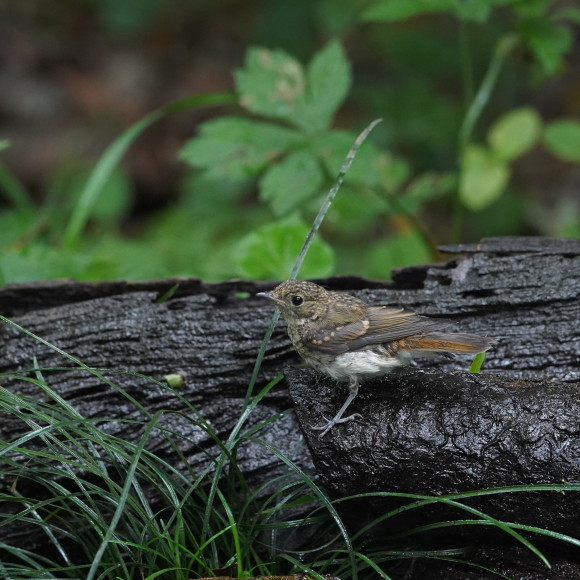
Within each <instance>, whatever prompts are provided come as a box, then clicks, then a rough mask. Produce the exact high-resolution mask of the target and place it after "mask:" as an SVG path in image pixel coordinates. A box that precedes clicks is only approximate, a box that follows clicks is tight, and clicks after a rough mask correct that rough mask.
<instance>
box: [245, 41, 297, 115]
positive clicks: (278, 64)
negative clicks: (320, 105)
mask: <svg viewBox="0 0 580 580" xmlns="http://www.w3.org/2000/svg"><path fill="white" fill-rule="evenodd" d="M235 80H236V87H237V89H238V92H239V93H240V104H241V105H242V106H243V107H244V108H246V109H247V110H248V111H251V112H252V113H257V114H259V115H264V116H266V117H274V118H277V119H291V118H292V117H294V115H295V114H296V110H297V109H298V107H299V106H302V102H303V100H304V96H305V92H306V77H305V73H304V69H303V67H302V65H301V64H300V63H299V62H298V61H297V60H296V59H295V58H294V57H292V56H290V55H289V54H287V53H286V52H284V51H283V50H270V49H267V48H258V47H252V48H250V49H249V50H248V52H247V54H246V60H245V63H244V68H242V69H239V70H237V71H236V73H235Z"/></svg>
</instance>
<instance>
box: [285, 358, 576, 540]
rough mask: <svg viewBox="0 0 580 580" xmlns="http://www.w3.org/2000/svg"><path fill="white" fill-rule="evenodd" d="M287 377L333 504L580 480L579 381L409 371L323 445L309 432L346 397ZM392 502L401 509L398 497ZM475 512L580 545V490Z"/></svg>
mask: <svg viewBox="0 0 580 580" xmlns="http://www.w3.org/2000/svg"><path fill="white" fill-rule="evenodd" d="M286 379H287V381H288V382H289V384H290V394H291V396H292V397H293V399H294V403H295V405H296V412H297V415H298V419H299V421H300V423H301V425H302V426H303V431H304V433H305V434H306V438H307V443H308V446H309V448H310V450H311V452H312V456H313V460H314V463H315V465H316V467H317V472H318V475H319V476H320V478H321V480H322V482H323V485H324V487H325V488H326V489H327V490H328V491H329V493H330V494H331V495H332V496H333V497H336V498H339V497H345V496H351V495H355V494H361V493H367V492H380V491H385V490H388V491H390V492H403V493H415V494H424V495H433V494H435V495H443V494H449V493H457V492H465V491H471V490H477V489H488V488H494V487H503V486H516V485H525V484H560V483H564V482H580V419H579V417H580V382H579V383H572V382H563V381H549V380H545V379H530V380H522V379H512V378H509V377H500V376H498V375H483V374H481V375H473V374H469V373H465V372H453V373H443V372H440V371H423V370H416V369H398V370H396V371H393V372H392V373H391V374H389V375H388V376H386V377H384V378H380V379H376V380H373V381H370V382H368V383H365V384H364V385H363V386H362V388H361V389H360V393H359V396H358V397H357V398H356V399H355V401H354V402H353V404H352V405H351V408H350V409H349V412H350V411H352V412H356V413H360V414H361V418H360V419H357V420H355V421H352V422H350V423H347V424H344V425H339V426H336V427H334V428H333V429H332V430H331V431H330V432H329V433H328V434H327V435H326V437H325V438H323V439H319V437H318V433H317V432H315V431H312V430H311V429H309V428H308V426H312V425H319V424H323V423H324V419H323V415H326V416H332V414H333V412H334V410H335V409H337V408H338V407H339V406H340V404H341V403H342V401H343V400H344V398H345V396H346V395H345V391H346V389H341V388H337V386H336V383H335V382H334V381H332V380H330V379H327V378H325V377H321V376H320V375H319V374H318V373H316V372H314V371H312V370H310V369H288V370H287V371H286ZM386 503H387V504H391V507H392V503H393V500H392V499H389V500H388V501H387V502H386ZM396 503H400V502H396ZM466 503H467V504H468V505H472V506H475V507H478V508H479V509H483V510H484V511H485V512H486V513H488V514H490V515H492V516H493V517H496V518H499V519H503V520H506V521H517V522H518V523H524V524H527V525H534V526H538V527H543V528H547V529H550V530H557V531H559V532H564V533H568V534H571V535H573V536H574V535H577V533H578V530H579V529H580V493H578V492H575V493H574V492H572V493H566V494H562V493H557V492H551V493H547V492H543V493H523V492H522V493H520V492H518V493H508V494H497V495H490V496H488V497H486V498H484V499H478V500H475V501H474V500H468V501H467V502H466ZM383 504H384V502H379V501H372V500H370V501H369V502H365V503H363V505H362V506H361V504H360V502H357V503H356V504H352V509H353V513H349V511H348V508H345V514H346V517H348V518H352V516H354V517H355V519H356V520H357V521H359V520H360V519H361V518H362V520H366V519H368V518H371V516H373V515H376V514H378V513H382V512H381V511H380V510H381V509H386V508H385V507H384V505H383ZM379 505H383V508H379V507H378V506H379ZM429 513H430V511H429V510H425V509H420V510H415V511H414V512H407V513H405V515H404V518H403V522H402V523H401V522H400V521H399V520H397V519H395V522H394V525H393V526H392V529H393V528H395V529H396V527H397V526H398V525H403V526H404V527H405V528H407V527H413V525H421V524H424V523H426V522H427V517H426V516H427V514H429ZM444 513H447V517H443V518H442V519H448V518H449V517H453V518H457V517H462V514H461V512H459V510H456V509H449V508H444V509H443V508H442V509H438V510H436V514H437V516H438V517H440V518H441V517H442V515H441V514H444ZM468 515H469V514H467V513H464V514H463V517H467V516H468ZM485 533H487V531H486V532H485Z"/></svg>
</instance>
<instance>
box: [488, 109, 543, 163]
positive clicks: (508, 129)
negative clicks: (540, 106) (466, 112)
mask: <svg viewBox="0 0 580 580" xmlns="http://www.w3.org/2000/svg"><path fill="white" fill-rule="evenodd" d="M541 129H542V120H541V119H540V116H539V115H538V113H537V111H536V110H535V109H532V108H531V107H521V108H519V109H514V110H512V111H509V112H508V113H506V114H505V115H503V116H502V117H500V118H499V119H498V120H497V121H496V122H495V123H494V124H493V125H492V127H491V128H490V130H489V132H488V134H487V140H488V143H489V145H490V147H491V148H492V149H493V150H494V152H495V153H497V155H499V156H500V157H502V158H503V159H505V160H506V161H512V160H513V159H516V158H517V157H520V156H521V155H523V154H524V153H526V152H527V151H529V150H530V149H531V148H532V147H533V146H534V145H535V144H536V143H537V141H538V139H539V138H540V132H541Z"/></svg>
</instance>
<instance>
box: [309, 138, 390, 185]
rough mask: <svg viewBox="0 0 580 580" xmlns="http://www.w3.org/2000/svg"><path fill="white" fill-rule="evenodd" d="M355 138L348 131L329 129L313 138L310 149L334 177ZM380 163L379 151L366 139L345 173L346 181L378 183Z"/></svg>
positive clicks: (379, 179)
mask: <svg viewBox="0 0 580 580" xmlns="http://www.w3.org/2000/svg"><path fill="white" fill-rule="evenodd" d="M355 139H356V135H355V134H354V133H351V132H350V131H330V132H328V133H324V134H323V135H320V137H318V138H317V139H315V140H314V141H313V142H312V145H311V149H312V150H313V151H314V152H315V154H316V155H317V156H318V157H319V158H320V159H321V161H322V163H323V164H324V166H325V168H326V170H327V171H328V174H329V175H330V176H332V177H335V176H336V175H338V172H339V171H340V168H341V166H342V163H343V161H344V156H345V155H346V154H347V153H348V151H349V149H350V148H351V147H352V144H353V142H354V141H355ZM382 163H384V160H383V159H381V152H380V151H379V150H378V149H377V147H375V146H374V145H373V144H372V143H371V142H370V141H367V142H366V143H365V145H364V147H361V148H360V149H359V150H358V152H357V156H356V159H355V160H354V162H353V164H352V166H351V167H350V169H349V171H348V174H347V175H346V182H347V183H348V182H350V183H354V182H359V183H365V184H367V185H371V186H374V185H379V184H380V183H381V175H380V173H379V170H380V169H383V167H382Z"/></svg>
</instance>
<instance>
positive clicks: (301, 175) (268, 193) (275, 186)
mask: <svg viewBox="0 0 580 580" xmlns="http://www.w3.org/2000/svg"><path fill="white" fill-rule="evenodd" d="M323 180H324V176H323V174H322V170H321V168H320V164H319V163H318V160H317V159H316V158H315V157H314V155H312V154H311V153H309V152H307V151H298V152H295V153H291V154H290V155H288V156H287V157H286V158H285V159H283V160H282V161H281V162H280V163H276V164H275V165H272V166H271V167H269V168H268V169H267V170H266V172H265V173H264V175H263V176H262V178H261V179H260V197H261V198H262V199H264V200H266V201H268V202H269V204H270V207H271V208H272V211H273V212H274V214H276V215H277V216H280V215H283V214H286V213H288V212H289V211H291V210H293V209H295V208H296V207H297V206H298V205H299V204H300V203H302V202H303V201H305V200H307V199H308V198H310V197H312V196H313V195H314V194H316V193H317V192H318V190H319V189H320V186H321V185H322V182H323Z"/></svg>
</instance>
